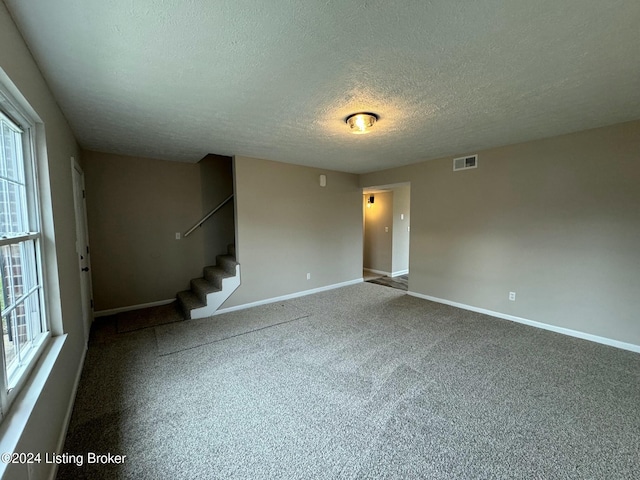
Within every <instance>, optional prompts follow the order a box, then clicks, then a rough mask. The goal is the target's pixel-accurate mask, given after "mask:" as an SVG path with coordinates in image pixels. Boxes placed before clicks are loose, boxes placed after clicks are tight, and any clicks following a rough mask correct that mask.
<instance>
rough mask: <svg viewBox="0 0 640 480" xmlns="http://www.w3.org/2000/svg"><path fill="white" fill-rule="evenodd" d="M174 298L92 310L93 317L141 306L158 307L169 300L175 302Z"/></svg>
mask: <svg viewBox="0 0 640 480" xmlns="http://www.w3.org/2000/svg"><path fill="white" fill-rule="evenodd" d="M175 301H176V299H175V298H172V299H170V300H158V301H157V302H149V303H141V304H139V305H129V306H128V307H119V308H111V309H109V310H98V311H97V312H93V317H94V318H98V317H104V316H106V315H114V314H116V313H122V312H130V311H131V310H140V309H141V308H149V307H160V306H162V305H169V304H170V303H171V302H175Z"/></svg>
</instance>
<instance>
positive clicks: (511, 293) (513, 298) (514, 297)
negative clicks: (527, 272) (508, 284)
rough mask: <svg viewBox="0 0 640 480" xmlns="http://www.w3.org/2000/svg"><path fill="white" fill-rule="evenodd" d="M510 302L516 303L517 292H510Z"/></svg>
mask: <svg viewBox="0 0 640 480" xmlns="http://www.w3.org/2000/svg"><path fill="white" fill-rule="evenodd" d="M509 300H511V301H512V302H515V301H516V292H509Z"/></svg>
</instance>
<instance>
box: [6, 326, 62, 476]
mask: <svg viewBox="0 0 640 480" xmlns="http://www.w3.org/2000/svg"><path fill="white" fill-rule="evenodd" d="M66 339H67V335H60V336H57V337H53V338H51V340H50V341H49V342H48V345H47V347H46V350H45V352H44V353H43V354H42V356H41V357H40V359H39V361H38V363H37V365H36V366H35V368H34V369H33V371H32V372H31V375H30V376H29V378H28V380H27V381H26V383H25V384H24V386H23V387H22V389H21V391H20V393H19V394H18V396H17V397H16V399H15V401H14V402H13V404H12V406H11V408H10V409H9V411H8V412H7V414H6V415H5V416H4V418H3V419H2V423H1V424H0V453H5V452H14V451H15V449H16V447H17V445H18V442H19V441H20V438H21V437H22V433H23V431H24V429H25V428H26V426H27V423H28V422H29V419H30V418H31V415H32V413H33V410H34V408H35V406H36V404H37V402H38V399H39V398H40V394H41V393H42V390H43V389H44V387H45V384H46V383H47V380H48V379H49V376H50V375H51V372H52V370H53V367H54V365H55V363H56V361H57V360H58V357H59V355H60V352H61V351H62V347H63V346H64V344H65V341H66ZM7 466H8V465H6V464H4V463H0V478H2V477H3V475H4V473H5V470H6V469H7Z"/></svg>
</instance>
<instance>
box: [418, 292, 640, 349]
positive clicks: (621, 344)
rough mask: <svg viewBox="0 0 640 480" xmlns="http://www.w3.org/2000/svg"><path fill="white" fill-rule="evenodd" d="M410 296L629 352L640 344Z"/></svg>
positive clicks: (450, 302)
mask: <svg viewBox="0 0 640 480" xmlns="http://www.w3.org/2000/svg"><path fill="white" fill-rule="evenodd" d="M407 294H409V295H411V296H412V297H417V298H422V299H424V300H431V301H432V302H437V303H444V304H445V305H451V306H452V307H457V308H462V309H463V310H471V311H472V312H478V313H484V314H485V315H490V316H492V317H497V318H502V319H504V320H511V321H512V322H517V323H522V324H524V325H529V326H530V327H536V328H541V329H543V330H550V331H552V332H556V333H561V334H563V335H569V336H571V337H576V338H581V339H583V340H589V341H591V342H596V343H601V344H603V345H608V346H610V347H616V348H620V349H622V350H629V351H631V352H636V353H640V345H635V344H633V343H626V342H621V341H619V340H613V339H612V338H607V337H600V336H598V335H592V334H591V333H585V332H581V331H579V330H571V329H570V328H564V327H558V326H556V325H550V324H548V323H542V322H536V321H535V320H528V319H526V318H522V317H516V316H514V315H509V314H506V313H500V312H494V311H493V310H486V309H484V308H478V307H473V306H471V305H465V304H464V303H458V302H452V301H450V300H445V299H443V298H437V297H432V296H430V295H423V294H421V293H416V292H407Z"/></svg>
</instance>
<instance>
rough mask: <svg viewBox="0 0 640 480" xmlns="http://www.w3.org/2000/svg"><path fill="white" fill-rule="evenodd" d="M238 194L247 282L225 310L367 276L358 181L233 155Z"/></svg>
mask: <svg viewBox="0 0 640 480" xmlns="http://www.w3.org/2000/svg"><path fill="white" fill-rule="evenodd" d="M320 174H325V175H326V176H327V186H326V187H324V188H323V187H320V185H319V182H318V178H319V175H320ZM235 192H236V202H237V203H236V209H237V218H238V221H237V238H236V246H237V253H238V261H239V262H240V264H241V278H242V284H241V285H240V287H239V288H238V290H236V292H235V293H234V294H233V295H232V296H231V297H230V298H229V299H228V300H227V301H226V302H225V304H224V305H223V306H222V308H226V307H232V306H237V305H242V304H245V303H250V302H255V301H260V300H265V299H269V298H273V297H277V296H282V295H287V294H292V293H296V292H301V291H305V290H309V289H313V288H319V287H324V286H328V285H333V284H336V283H341V282H346V281H350V280H356V279H360V278H362V191H361V190H360V188H359V187H358V176H357V175H353V174H348V173H339V172H332V171H326V170H319V169H316V168H310V167H302V166H298V165H289V164H284V163H279V162H272V161H267V160H259V159H255V158H248V157H236V158H235ZM307 273H311V279H310V280H307V279H306V274H307Z"/></svg>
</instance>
